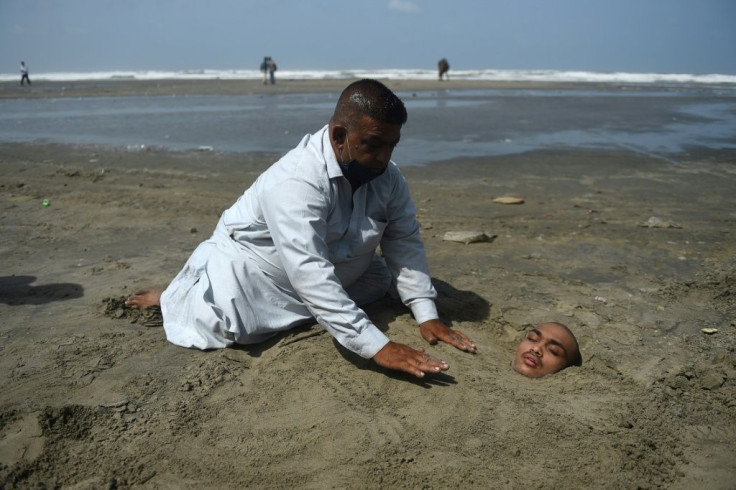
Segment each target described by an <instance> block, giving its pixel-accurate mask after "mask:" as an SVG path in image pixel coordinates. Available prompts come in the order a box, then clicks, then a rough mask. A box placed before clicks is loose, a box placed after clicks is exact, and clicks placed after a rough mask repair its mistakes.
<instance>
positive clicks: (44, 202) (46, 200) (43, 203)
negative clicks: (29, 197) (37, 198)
mask: <svg viewBox="0 0 736 490" xmlns="http://www.w3.org/2000/svg"><path fill="white" fill-rule="evenodd" d="M41 206H45V207H49V206H51V202H50V201H49V200H48V199H44V200H43V201H41Z"/></svg>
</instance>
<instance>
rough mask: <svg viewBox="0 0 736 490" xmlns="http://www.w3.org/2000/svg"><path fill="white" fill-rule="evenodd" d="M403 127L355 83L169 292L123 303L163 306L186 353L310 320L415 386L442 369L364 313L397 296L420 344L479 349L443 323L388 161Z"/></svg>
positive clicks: (389, 107) (402, 116)
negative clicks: (411, 377) (391, 294)
mask: <svg viewBox="0 0 736 490" xmlns="http://www.w3.org/2000/svg"><path fill="white" fill-rule="evenodd" d="M406 120H407V114H406V109H405V108H404V104H403V102H402V101H401V99H399V98H398V97H397V96H396V95H395V94H394V93H393V92H391V91H390V90H389V89H388V88H387V87H386V86H384V85H383V84H381V83H380V82H378V81H375V80H359V81H357V82H354V83H352V84H350V85H349V86H348V87H347V88H346V89H345V90H344V91H343V92H342V94H341V95H340V97H339V99H338V101H337V105H336V107H335V111H334V113H333V115H332V118H331V119H330V121H329V124H327V125H326V126H324V127H323V128H322V129H320V130H319V131H317V132H316V133H314V134H311V135H307V136H305V137H304V138H303V139H302V141H301V142H300V143H299V144H298V145H297V146H296V148H294V149H293V150H291V151H290V152H289V153H287V154H286V155H285V156H284V157H283V158H281V159H280V160H279V161H278V162H276V163H274V164H273V165H272V166H271V167H269V168H268V169H267V170H266V171H265V172H264V173H263V174H261V176H260V177H258V179H257V180H256V181H255V182H254V183H253V185H252V186H251V187H250V188H249V189H247V190H246V191H245V193H244V194H243V195H242V196H240V198H239V199H238V200H237V201H236V202H235V204H233V205H232V206H231V207H230V208H229V209H228V210H226V211H225V212H224V213H223V214H222V216H221V218H220V220H219V222H218V224H217V226H216V228H215V231H214V233H213V234H212V237H210V238H209V239H208V240H206V241H205V242H203V243H201V244H200V245H199V246H198V247H197V249H196V250H195V251H194V252H193V253H192V255H191V257H190V258H189V260H188V261H187V263H186V264H185V266H184V268H183V269H182V271H181V272H180V273H179V274H178V275H177V276H176V277H175V278H174V280H173V281H172V282H171V284H170V285H169V286H168V287H167V288H166V290H165V291H163V292H159V291H153V290H152V291H147V292H144V293H140V294H136V295H133V296H131V297H130V298H128V300H127V301H126V304H127V305H128V306H130V307H133V308H145V307H148V306H153V305H160V306H161V312H162V314H163V320H164V329H165V331H166V337H167V339H168V340H169V341H171V342H172V343H174V344H176V345H180V346H183V347H192V348H198V349H215V348H224V347H228V346H231V345H233V344H252V343H257V342H261V341H263V340H266V339H267V338H269V337H272V336H273V335H275V334H276V333H278V332H281V331H285V330H288V329H290V328H293V327H295V326H297V325H301V324H304V323H306V322H310V321H314V320H316V321H317V322H318V323H319V324H320V325H321V326H322V327H323V328H324V329H325V330H327V331H328V332H329V333H330V334H331V335H332V336H333V337H334V338H335V339H336V340H337V341H338V342H339V343H340V344H342V345H343V346H344V347H346V348H347V349H349V350H350V351H352V352H354V353H356V354H358V355H360V356H362V357H364V358H367V359H368V358H372V359H373V360H374V361H375V362H376V363H377V364H378V365H380V366H382V367H384V368H387V369H395V370H399V371H404V372H407V373H409V374H412V375H414V376H417V377H420V378H421V377H423V376H424V375H425V373H438V372H440V371H445V370H447V369H448V368H449V366H448V364H447V363H446V362H444V361H441V360H439V359H435V358H433V357H431V356H428V355H426V354H425V352H424V349H415V348H412V347H410V346H408V345H404V344H400V343H397V342H392V341H390V340H389V339H388V337H386V336H385V335H384V334H383V332H381V331H380V330H379V329H378V328H377V327H376V326H375V325H374V324H373V323H372V322H371V321H370V319H369V318H368V317H367V316H366V314H365V312H364V311H363V310H362V309H361V308H360V306H361V305H365V304H367V303H370V302H372V301H375V300H377V299H379V298H382V297H383V296H384V295H385V294H386V293H387V292H388V291H389V289H390V288H393V289H394V290H395V291H396V292H397V293H398V296H399V297H400V298H401V300H402V302H403V303H404V304H405V305H406V306H408V307H409V308H410V309H411V311H412V313H413V315H414V318H415V319H416V321H417V323H419V332H420V334H421V336H422V337H423V338H424V339H425V340H426V341H428V342H429V343H431V344H434V343H436V342H438V341H442V342H446V343H448V344H450V345H452V346H454V347H456V348H457V349H460V350H461V351H464V352H468V353H473V352H475V349H476V348H475V344H474V343H473V342H472V341H471V340H470V339H469V338H468V337H467V336H466V335H465V334H463V333H462V332H460V331H458V330H454V329H451V328H450V327H448V326H447V325H445V324H444V323H443V322H442V321H441V320H440V319H439V315H438V314H437V309H436V307H435V302H434V300H435V298H436V296H437V293H436V291H435V289H434V287H433V286H432V282H431V280H430V275H429V270H428V267H427V261H426V257H425V252H424V246H423V244H422V240H421V238H420V236H419V224H418V222H417V220H416V217H415V214H416V212H415V208H414V204H413V203H412V200H411V197H410V195H409V189H408V186H407V183H406V181H405V180H404V177H403V176H402V175H401V172H400V171H399V168H398V167H397V166H396V164H395V163H394V162H392V161H391V155H392V152H393V150H394V148H395V147H396V145H397V144H398V143H399V139H400V137H401V128H402V126H403V124H404V123H405V122H406ZM379 246H380V249H381V253H380V254H379V253H377V248H378V247H379Z"/></svg>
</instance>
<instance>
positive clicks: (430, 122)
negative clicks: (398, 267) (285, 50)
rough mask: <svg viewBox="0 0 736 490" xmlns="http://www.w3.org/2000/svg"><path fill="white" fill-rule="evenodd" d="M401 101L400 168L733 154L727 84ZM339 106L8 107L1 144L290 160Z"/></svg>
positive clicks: (735, 129)
mask: <svg viewBox="0 0 736 490" xmlns="http://www.w3.org/2000/svg"><path fill="white" fill-rule="evenodd" d="M319 73H322V74H323V75H324V73H325V72H319ZM402 73H403V75H402V76H406V73H405V72H402ZM257 75H258V77H260V73H258V74H257ZM283 75H285V74H282V76H283ZM364 75H365V76H378V74H375V73H374V74H370V73H365V74H362V73H361V74H360V76H364ZM350 76H351V77H352V76H355V74H351V75H350ZM432 76H435V75H434V73H432ZM586 76H587V75H586ZM408 78H412V77H408ZM414 78H416V77H414ZM588 78H590V77H589V76H588ZM586 81H590V80H586ZM616 83H617V84H618V83H622V82H620V81H619V82H616ZM398 95H399V96H400V97H401V98H402V99H403V100H404V102H405V104H406V106H407V110H408V112H409V121H408V123H407V124H406V126H405V127H404V128H403V130H402V140H401V142H400V144H399V146H398V147H397V149H396V151H395V152H394V160H395V161H396V162H397V163H398V164H399V165H424V164H427V163H431V162H435V161H440V160H446V159H450V158H455V157H482V156H494V155H503V154H512V153H520V152H525V151H531V150H539V149H561V148H566V149H569V148H584V149H613V150H621V151H626V152H633V153H642V154H647V155H651V156H655V157H658V158H661V159H662V160H663V161H667V162H670V163H673V164H676V163H679V161H680V159H681V155H682V154H683V153H684V152H687V151H689V150H690V149H694V148H704V149H710V150H720V149H736V84H732V83H731V82H725V83H724V82H723V81H722V80H721V81H718V82H711V83H705V82H703V81H698V82H693V81H692V80H690V81H672V80H670V81H667V82H661V81H651V80H650V81H647V82H637V83H634V82H627V83H626V84H625V85H623V86H618V85H617V88H616V90H610V89H609V90H588V89H585V90H583V89H578V90H449V89H437V90H429V91H421V92H406V93H402V92H399V93H398ZM337 96H338V94H337V93H322V94H272V95H239V96H227V97H226V96H218V95H209V96H131V97H82V98H56V99H54V98H50V99H4V100H0V142H41V143H43V142H60V143H72V144H91V145H106V146H113V147H119V148H125V149H130V151H135V150H136V149H139V148H141V147H160V148H166V149H171V150H191V149H208V150H209V149H212V150H217V151H226V152H267V153H274V154H283V153H285V152H286V151H288V150H289V149H291V148H292V147H293V146H294V145H295V144H296V143H297V142H298V141H299V140H300V139H301V138H302V137H303V135H305V134H307V133H312V132H315V131H317V130H318V129H320V128H321V127H322V126H323V125H324V124H325V123H327V121H328V120H329V117H330V115H331V113H332V110H333V109H334V105H335V102H336V100H337Z"/></svg>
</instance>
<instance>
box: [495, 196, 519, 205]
mask: <svg viewBox="0 0 736 490" xmlns="http://www.w3.org/2000/svg"><path fill="white" fill-rule="evenodd" d="M493 202H495V203H496V204H524V198H521V197H513V196H501V197H497V198H495V199H494V200H493Z"/></svg>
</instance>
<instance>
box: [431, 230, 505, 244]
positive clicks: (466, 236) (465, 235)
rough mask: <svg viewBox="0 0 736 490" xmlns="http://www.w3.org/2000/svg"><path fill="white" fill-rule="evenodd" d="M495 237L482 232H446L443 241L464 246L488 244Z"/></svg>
mask: <svg viewBox="0 0 736 490" xmlns="http://www.w3.org/2000/svg"><path fill="white" fill-rule="evenodd" d="M494 238H496V235H489V234H487V233H485V232H483V231H448V232H447V233H445V236H443V237H442V239H443V240H445V241H447V242H460V243H464V244H466V245H467V244H468V243H476V242H490V241H492V240H493V239H494Z"/></svg>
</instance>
